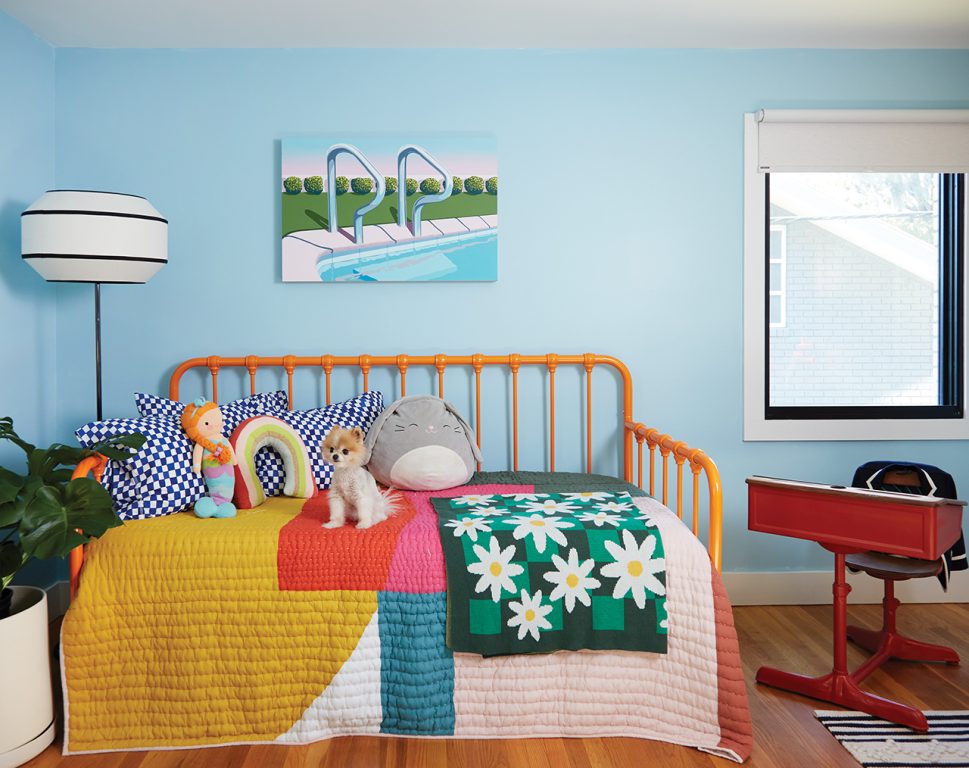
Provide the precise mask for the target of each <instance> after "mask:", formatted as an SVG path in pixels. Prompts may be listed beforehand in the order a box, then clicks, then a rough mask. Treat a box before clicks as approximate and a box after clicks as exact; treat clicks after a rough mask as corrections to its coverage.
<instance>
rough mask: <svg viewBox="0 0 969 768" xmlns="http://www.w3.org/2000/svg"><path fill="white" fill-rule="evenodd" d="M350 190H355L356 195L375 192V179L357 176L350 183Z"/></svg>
mask: <svg viewBox="0 0 969 768" xmlns="http://www.w3.org/2000/svg"><path fill="white" fill-rule="evenodd" d="M350 189H352V190H353V194H355V195H366V194H367V193H368V192H373V179H370V178H364V177H362V176H356V177H355V178H354V179H353V181H351V182H350Z"/></svg>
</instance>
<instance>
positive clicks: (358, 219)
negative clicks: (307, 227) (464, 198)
mask: <svg viewBox="0 0 969 768" xmlns="http://www.w3.org/2000/svg"><path fill="white" fill-rule="evenodd" d="M340 154H348V155H352V156H353V157H355V158H356V159H357V160H358V161H359V162H360V165H362V166H363V167H364V170H366V172H367V173H368V174H369V175H370V178H371V179H373V182H374V186H375V187H376V189H377V194H376V195H374V197H373V199H372V200H371V201H370V202H369V203H366V204H365V205H362V206H360V207H359V208H357V210H355V211H354V212H353V242H354V243H359V244H363V217H364V216H365V215H366V214H368V213H370V211H372V210H373V209H374V208H376V207H377V206H378V205H380V203H381V202H382V201H383V199H384V195H386V193H387V184H386V182H385V181H384V177H383V176H381V175H380V174H379V173H378V172H377V169H376V168H374V167H373V163H371V162H370V161H369V160H368V159H367V158H366V156H365V155H364V154H363V153H362V152H361V151H360V150H359V149H357V148H356V147H355V146H353V145H352V144H334V145H333V146H332V147H330V149H329V150H328V151H327V153H326V197H327V211H328V218H329V230H330V232H336V231H337V230H338V229H339V221H338V217H337V206H336V158H337V156H338V155H340ZM411 155H420V156H421V157H422V158H424V160H425V162H427V164H428V165H430V166H431V167H432V168H433V169H434V170H435V171H437V172H438V173H440V174H441V176H443V177H444V185H443V187H442V189H441V191H440V192H438V193H436V194H433V195H423V196H421V197H419V198H417V200H415V201H414V210H413V211H412V213H411V222H412V229H411V232H412V234H413V235H414V237H420V236H421V209H422V208H423V207H424V206H425V205H427V204H428V203H436V202H439V201H441V200H447V199H448V198H449V197H450V196H451V192H452V190H453V189H454V179H453V178H452V177H451V174H450V173H448V172H447V170H445V169H444V168H443V167H442V166H441V165H440V163H438V162H437V161H436V160H435V159H434V158H433V157H431V156H430V154H428V152H427V150H426V149H424V148H423V147H419V146H418V145H416V144H407V145H406V146H403V147H401V148H400V150H399V151H398V152H397V224H398V225H399V226H401V227H404V228H406V227H407V158H408V157H410V156H411Z"/></svg>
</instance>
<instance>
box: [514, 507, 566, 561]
mask: <svg viewBox="0 0 969 768" xmlns="http://www.w3.org/2000/svg"><path fill="white" fill-rule="evenodd" d="M506 522H509V523H518V525H517V527H516V528H515V530H514V531H512V536H514V537H515V538H516V539H524V538H525V537H527V536H531V537H533V538H534V540H535V549H536V550H537V551H539V552H544V551H545V544H546V543H547V542H548V540H549V539H551V540H552V541H554V542H555V543H556V544H561V545H563V546H564V545H565V543H566V541H565V534H563V533H562V532H561V531H560V530H559V529H560V528H574V527H575V526H574V525H573V524H572V523H571V522H569V521H568V520H563V519H562V518H561V517H545V516H544V515H539V514H534V515H531V516H530V517H525V516H524V515H519V516H517V517H509V518H508V520H507V521H506Z"/></svg>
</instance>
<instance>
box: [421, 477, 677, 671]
mask: <svg viewBox="0 0 969 768" xmlns="http://www.w3.org/2000/svg"><path fill="white" fill-rule="evenodd" d="M431 503H432V504H433V505H434V508H435V509H436V511H437V513H438V526H439V530H440V535H441V543H442V545H443V550H444V560H445V565H446V567H447V581H448V590H447V608H448V613H447V644H448V646H449V647H450V648H451V649H452V650H453V651H460V652H467V653H478V654H481V655H483V656H496V655H501V654H511V653H547V652H551V651H558V650H578V649H582V648H585V649H590V650H627V651H652V652H654V653H666V636H667V632H666V562H665V559H664V552H663V542H662V539H661V537H660V534H659V530H658V529H657V527H656V526H655V525H654V524H653V522H652V520H650V518H649V516H648V515H646V514H644V513H642V512H641V510H640V509H639V508H638V507H636V506H635V504H633V500H632V497H631V496H630V495H629V493H628V492H625V491H623V492H616V491H576V492H569V493H553V492H549V493H534V492H533V493H517V494H484V495H465V496H457V497H454V498H433V499H431Z"/></svg>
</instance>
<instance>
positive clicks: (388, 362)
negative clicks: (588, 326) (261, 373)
mask: <svg viewBox="0 0 969 768" xmlns="http://www.w3.org/2000/svg"><path fill="white" fill-rule="evenodd" d="M523 366H540V367H542V368H544V369H545V370H546V371H547V373H548V376H547V382H548V422H547V424H548V432H547V440H548V443H547V445H548V466H547V468H548V470H549V471H552V472H554V471H555V419H556V409H555V373H556V371H557V370H558V369H559V368H562V367H565V366H573V367H580V368H583V369H585V398H584V405H585V408H584V410H585V430H584V431H585V442H586V445H585V467H586V471H587V472H591V471H592V458H593V456H592V444H593V443H592V425H593V421H592V411H593V408H592V404H593V398H592V381H593V376H592V371H593V370H594V369H595V367H596V366H609V367H611V368H613V369H615V370H616V371H617V372H618V374H619V376H620V377H621V379H622V391H621V400H622V403H621V414H622V421H621V423H622V425H623V429H622V459H623V477H624V479H625V480H626V481H627V482H630V483H632V482H635V483H637V484H638V485H639V487H640V488H642V487H643V479H644V478H643V458H644V445H645V448H646V451H647V452H648V457H649V474H648V477H649V486H648V487H649V494H650V495H651V496H654V495H655V491H656V474H657V466H656V464H657V462H656V452H657V450H658V451H659V453H660V457H661V467H660V469H659V475H660V479H661V482H660V488H661V495H660V497H659V498H660V500H661V501H662V502H663V503H664V504H669V490H670V488H669V485H670V484H669V471H668V470H669V466H668V465H669V459H670V457H671V456H672V457H673V461H674V463H675V464H676V506H675V510H676V513H677V514H678V515H679V516H680V517H681V518H682V517H683V489H684V482H683V466H684V464H689V466H690V471H691V474H692V476H693V483H692V492H693V497H692V502H693V503H692V512H693V533H694V534H696V535H699V531H700V474H701V473H705V474H706V478H707V491H708V494H707V501H708V504H709V520H708V527H707V548H708V550H709V551H710V557H711V558H712V559H713V562H714V564H715V565H716V567H717V569H718V570H719V569H720V566H721V558H722V550H721V546H722V511H723V501H722V490H721V487H720V473H719V472H718V471H717V466H716V464H714V463H713V460H712V459H710V457H709V456H707V455H706V454H705V453H704V452H703V451H700V450H697V449H694V448H690V447H689V446H687V444H686V443H684V442H682V441H679V440H674V439H673V438H672V437H670V436H669V435H667V434H663V433H661V432H660V431H659V430H658V429H653V428H650V427H647V426H646V425H644V424H641V423H639V422H637V421H636V420H635V419H634V418H633V381H632V376H631V375H630V373H629V369H628V368H627V367H626V365H625V363H623V362H622V361H621V360H618V359H617V358H615V357H611V356H609V355H597V354H592V353H586V354H583V355H557V354H547V355H516V354H510V355H482V354H475V355H358V356H337V355H320V356H317V357H301V356H296V355H284V356H281V357H259V356H257V355H247V356H246V357H217V356H211V357H195V358H192V359H191V360H186V361H185V362H184V363H182V364H181V365H179V366H178V367H177V368H176V369H175V371H174V372H173V373H172V376H171V380H170V382H169V397H171V398H172V399H173V400H178V399H179V385H180V383H181V380H182V377H183V376H184V375H185V373H186V372H188V371H190V370H192V369H195V368H202V369H208V371H209V373H210V375H211V381H212V399H213V400H214V401H216V402H218V397H219V371H221V370H222V369H223V368H244V369H246V371H247V372H248V374H249V390H250V393H251V394H255V393H256V372H257V371H258V370H259V369H260V368H281V369H283V370H284V371H285V373H286V383H287V392H288V395H289V404H290V407H291V408H292V406H293V376H294V374H295V372H296V369H297V368H313V369H316V370H320V369H322V371H323V376H324V378H325V393H326V402H327V404H329V403H330V391H331V378H332V375H333V372H334V370H336V369H338V368H355V369H357V370H359V371H360V373H361V374H362V376H363V389H364V391H367V389H368V387H369V379H370V373H371V371H373V370H374V369H375V368H389V369H396V371H397V374H398V377H397V378H398V391H399V393H400V396H401V397H403V396H404V395H405V394H407V393H408V390H407V372H408V371H409V370H410V369H412V368H420V367H424V368H432V369H435V370H436V371H437V391H436V392H435V393H433V394H436V395H438V396H439V397H444V394H445V392H444V372H445V371H446V370H447V369H448V368H458V367H460V368H465V369H468V368H470V369H471V371H472V372H473V375H474V394H473V411H474V415H473V426H474V429H475V433H476V435H477V439H478V445H479V446H480V444H481V433H482V429H481V424H482V394H481V374H482V371H483V370H484V369H485V368H490V367H499V368H504V369H506V370H508V371H510V373H511V403H510V404H509V403H504V406H505V407H504V408H499V409H498V412H500V413H502V414H503V415H504V414H507V413H508V410H509V408H508V406H509V405H510V411H511V439H512V467H511V468H512V469H515V470H517V469H518V468H519V466H518V438H519V408H518V405H519V404H518V395H519V388H518V373H519V371H520V370H521V368H522V367H523ZM410 394H415V393H414V392H411V393H410ZM493 410H494V409H493V408H492V407H489V409H488V412H492V411H493ZM615 415H616V414H612V417H615ZM580 418H581V416H580ZM634 442H635V444H636V449H635V451H634V448H633V443H634ZM634 464H635V479H634ZM530 468H532V469H534V467H530Z"/></svg>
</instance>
